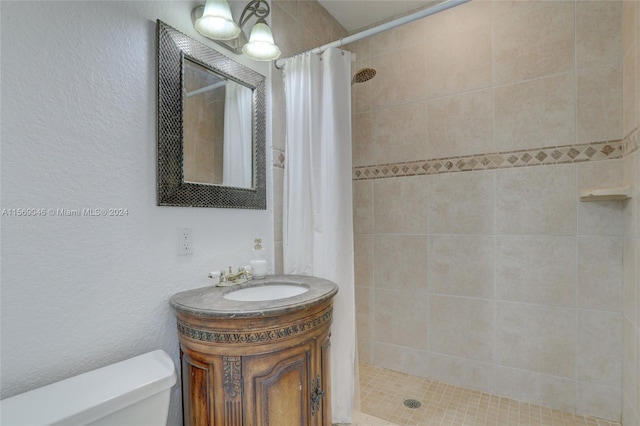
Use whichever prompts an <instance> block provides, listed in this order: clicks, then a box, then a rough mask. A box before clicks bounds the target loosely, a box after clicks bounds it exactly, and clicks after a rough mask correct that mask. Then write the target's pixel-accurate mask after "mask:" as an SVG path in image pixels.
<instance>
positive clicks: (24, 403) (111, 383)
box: [0, 350, 176, 425]
mask: <svg viewBox="0 0 640 426" xmlns="http://www.w3.org/2000/svg"><path fill="white" fill-rule="evenodd" d="M175 383H176V370H175V366H174V364H173V361H172V360H171V357H170V356H169V355H168V354H167V353H166V352H164V351H162V350H156V351H152V352H148V353H145V354H142V355H139V356H136V357H134V358H130V359H126V360H124V361H120V362H117V363H115V364H111V365H107V366H106V367H102V368H98V369H97V370H93V371H89V372H87V373H84V374H80V375H78V376H74V377H70V378H68V379H65V380H62V381H59V382H56V383H52V384H50V385H47V386H43V387H41V388H38V389H34V390H32V391H29V392H25V393H22V394H20V395H16V396H13V397H11V398H7V399H3V400H2V401H0V416H1V417H0V423H1V424H7V425H9V424H10V425H55V424H61V423H64V424H86V423H90V422H92V421H95V420H96V419H99V418H101V417H104V416H106V415H108V414H110V413H113V412H115V411H118V410H121V409H123V408H125V407H127V406H129V405H133V404H135V403H137V402H139V401H141V400H143V399H145V398H147V397H149V396H151V395H154V394H156V393H160V392H162V391H164V390H167V389H169V388H171V387H172V386H173V385H174V384H175Z"/></svg>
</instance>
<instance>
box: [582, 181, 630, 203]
mask: <svg viewBox="0 0 640 426" xmlns="http://www.w3.org/2000/svg"><path fill="white" fill-rule="evenodd" d="M629 198H631V187H630V186H629V185H626V186H619V187H615V188H598V189H581V190H580V201H623V200H628V199H629Z"/></svg>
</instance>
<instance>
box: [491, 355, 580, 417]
mask: <svg viewBox="0 0 640 426" xmlns="http://www.w3.org/2000/svg"><path fill="white" fill-rule="evenodd" d="M496 389H500V390H501V392H502V394H503V395H507V396H509V397H511V398H514V399H519V400H521V401H530V402H532V403H534V404H539V405H542V406H544V407H550V408H555V409H556V410H562V411H573V410H574V409H575V405H576V382H575V381H574V380H569V379H565V378H562V377H554V376H547V375H544V374H539V373H535V372H531V371H525V370H516V369H513V368H505V367H501V366H496Z"/></svg>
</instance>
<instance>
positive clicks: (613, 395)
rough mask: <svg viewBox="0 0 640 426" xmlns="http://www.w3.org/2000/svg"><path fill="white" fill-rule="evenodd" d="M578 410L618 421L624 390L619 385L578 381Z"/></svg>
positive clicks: (581, 412) (587, 414) (584, 413)
mask: <svg viewBox="0 0 640 426" xmlns="http://www.w3.org/2000/svg"><path fill="white" fill-rule="evenodd" d="M576 411H577V412H578V413H580V414H582V415H585V416H593V417H597V418H600V419H609V420H612V421H615V422H617V421H619V420H620V415H621V414H622V392H621V391H620V388H619V387H617V388H613V387H609V386H602V385H595V384H593V383H584V382H577V389H576Z"/></svg>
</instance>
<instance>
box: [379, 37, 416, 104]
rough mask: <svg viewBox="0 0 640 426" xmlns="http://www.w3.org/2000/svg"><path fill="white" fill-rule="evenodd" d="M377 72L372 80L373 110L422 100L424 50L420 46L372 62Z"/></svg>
mask: <svg viewBox="0 0 640 426" xmlns="http://www.w3.org/2000/svg"><path fill="white" fill-rule="evenodd" d="M371 64H372V66H373V68H375V69H376V70H377V74H376V76H375V78H374V79H372V80H371V83H372V87H371V96H372V98H371V104H372V107H373V108H380V107H384V106H391V105H399V104H405V103H409V102H418V101H422V100H424V99H425V93H426V92H425V90H426V81H427V78H426V70H425V59H424V48H423V47H422V46H420V45H416V46H411V47H407V48H404V49H396V50H393V51H390V52H387V53H383V54H381V55H376V56H373V57H372V58H371Z"/></svg>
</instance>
